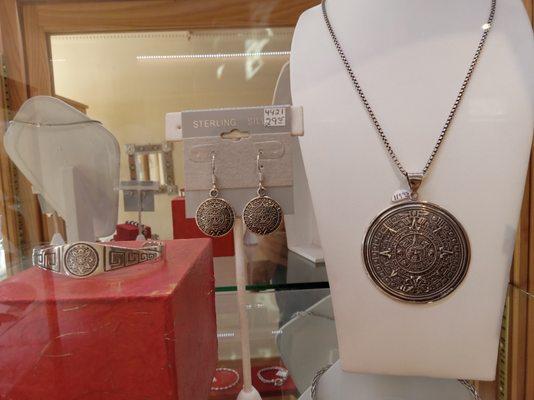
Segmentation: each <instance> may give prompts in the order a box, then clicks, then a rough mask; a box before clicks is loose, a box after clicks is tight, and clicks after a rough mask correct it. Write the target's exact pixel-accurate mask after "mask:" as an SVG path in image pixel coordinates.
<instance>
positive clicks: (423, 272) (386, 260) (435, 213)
mask: <svg viewBox="0 0 534 400" xmlns="http://www.w3.org/2000/svg"><path fill="white" fill-rule="evenodd" d="M469 257H470V249H469V240H468V238H467V235H466V233H465V231H464V229H463V227H462V226H461V225H460V223H459V222H458V221H457V220H456V218H454V216H453V215H452V214H450V213H449V212H448V211H446V210H444V209H443V208H441V207H439V206H437V205H435V204H432V203H427V202H419V201H409V202H406V203H401V204H398V205H394V206H392V207H390V208H388V209H386V210H384V211H383V212H382V213H381V214H380V215H378V216H377V217H376V218H375V219H374V221H373V222H372V223H371V226H370V227H369V229H368V230H367V233H366V235H365V239H364V242H363V259H364V262H365V267H366V268H367V272H368V274H369V276H370V277H371V279H372V280H373V282H374V283H375V284H376V285H377V286H378V287H379V288H380V289H381V290H383V291H384V292H385V293H386V294H388V295H390V296H392V297H394V298H396V299H398V300H402V301H408V302H417V303H429V302H432V301H436V300H440V299H442V298H444V297H446V296H448V295H449V294H450V293H452V292H453V291H454V290H455V289H456V288H457V287H458V286H459V285H460V283H461V282H462V281H463V279H464V277H465V275H466V273H467V269H468V267H469Z"/></svg>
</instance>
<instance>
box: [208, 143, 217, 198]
mask: <svg viewBox="0 0 534 400" xmlns="http://www.w3.org/2000/svg"><path fill="white" fill-rule="evenodd" d="M218 194H219V189H217V176H216V175H215V152H214V151H212V152H211V190H210V196H211V197H217V195H218Z"/></svg>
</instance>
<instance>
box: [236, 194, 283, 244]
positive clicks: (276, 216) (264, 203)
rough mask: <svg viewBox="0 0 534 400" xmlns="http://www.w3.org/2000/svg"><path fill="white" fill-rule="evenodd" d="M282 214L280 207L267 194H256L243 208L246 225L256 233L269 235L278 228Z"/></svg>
mask: <svg viewBox="0 0 534 400" xmlns="http://www.w3.org/2000/svg"><path fill="white" fill-rule="evenodd" d="M283 216H284V214H283V212H282V207H280V204H278V203H277V202H276V201H274V200H273V199H271V198H270V197H269V196H258V197H255V198H253V199H252V200H250V201H249V202H248V203H247V205H246V206H245V208H244V209H243V221H244V222H245V225H246V227H247V228H248V230H249V231H251V232H252V233H255V234H256V235H269V234H270V233H273V232H274V231H275V230H277V229H278V227H279V226H280V224H281V223H282V218H283Z"/></svg>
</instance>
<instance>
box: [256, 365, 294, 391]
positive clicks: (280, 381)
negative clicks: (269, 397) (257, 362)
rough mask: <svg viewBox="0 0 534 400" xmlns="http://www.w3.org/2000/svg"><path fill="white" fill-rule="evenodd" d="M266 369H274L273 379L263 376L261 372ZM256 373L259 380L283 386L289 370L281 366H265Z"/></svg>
mask: <svg viewBox="0 0 534 400" xmlns="http://www.w3.org/2000/svg"><path fill="white" fill-rule="evenodd" d="M267 371H276V375H275V378H273V379H267V378H265V377H264V376H263V373H264V372H267ZM257 375H258V379H259V380H260V382H262V383H268V384H271V385H274V386H276V387H280V386H284V383H286V381H287V377H288V375H289V372H288V370H287V369H285V368H283V367H267V368H262V369H260V370H259V371H258V374H257Z"/></svg>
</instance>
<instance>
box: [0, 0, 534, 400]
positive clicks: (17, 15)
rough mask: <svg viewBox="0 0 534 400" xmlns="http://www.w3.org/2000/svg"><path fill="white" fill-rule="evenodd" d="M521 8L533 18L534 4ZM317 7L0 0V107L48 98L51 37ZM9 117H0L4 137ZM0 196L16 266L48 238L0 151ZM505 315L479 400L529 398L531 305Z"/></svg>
mask: <svg viewBox="0 0 534 400" xmlns="http://www.w3.org/2000/svg"><path fill="white" fill-rule="evenodd" d="M523 2H524V4H525V7H526V9H527V12H528V13H529V15H530V18H531V20H532V16H533V9H534V0H523ZM317 3H319V0H283V1H282V0H224V1H222V0H176V1H173V0H139V1H133V0H129V1H126V0H125V1H98V0H92V1H90V0H89V1H87V0H85V1H83V0H82V1H80V0H52V1H50V0H18V1H17V0H0V64H1V63H2V62H3V65H0V67H2V66H3V67H5V71H7V72H6V75H7V76H6V77H5V78H6V79H4V81H5V84H6V87H5V89H6V90H5V91H4V90H3V89H4V88H2V93H4V92H5V94H7V96H6V95H4V96H2V95H0V107H1V108H2V109H7V110H8V114H12V113H13V112H15V111H16V110H17V109H18V108H19V107H20V105H21V104H22V103H23V102H24V101H25V100H26V99H27V98H28V97H31V96H34V95H53V94H54V84H53V79H52V70H51V63H50V45H49V38H50V35H53V34H61V33H94V32H120V31H143V30H147V31H150V30H188V29H209V28H245V27H262V26H263V27H278V26H280V27H282V26H294V25H295V23H296V21H297V19H298V16H299V15H300V14H301V12H302V11H304V10H305V9H307V8H309V7H312V6H314V5H316V4H317ZM1 60H3V61H1ZM6 103H7V104H6ZM9 117H10V116H9V115H7V114H6V113H0V133H1V134H2V135H3V132H4V128H5V125H6V118H9ZM14 178H15V179H14ZM532 179H534V175H533V174H532V173H531V172H529V174H528V179H527V183H526V189H525V196H524V201H523V209H522V214H521V221H520V226H519V229H518V233H517V241H516V249H515V254H514V265H513V270H512V274H511V281H512V283H513V284H514V285H515V286H517V287H518V288H520V289H522V290H525V291H530V292H534V267H533V266H534V251H530V249H533V246H534V207H533V205H534V193H533V192H532V191H533V190H534V184H532ZM0 190H1V194H2V197H3V198H2V202H1V203H0V212H1V213H2V214H3V215H5V216H6V221H4V222H5V223H4V224H3V228H2V229H3V233H4V235H6V236H5V237H7V238H9V241H10V242H11V243H12V250H13V249H14V248H17V249H19V248H22V249H23V251H22V253H20V254H19V253H18V252H16V251H11V252H10V256H11V257H12V258H11V260H10V261H11V263H12V264H13V265H17V263H18V262H19V256H20V255H24V254H27V251H28V249H29V248H31V246H33V245H34V244H35V243H37V242H40V241H43V240H46V239H48V238H49V232H48V223H47V220H46V218H43V216H42V215H41V213H40V211H39V209H38V206H37V201H36V199H35V196H33V195H32V194H31V188H30V185H29V183H28V182H27V181H26V180H25V179H24V177H22V176H20V174H17V172H16V169H15V168H14V167H13V165H12V164H11V163H10V162H9V160H8V159H7V156H6V155H5V152H4V151H3V147H2V146H0ZM6 199H7V202H6ZM14 205H16V207H14ZM21 215H22V216H23V218H21ZM507 316H508V323H507V325H506V326H507V328H508V329H507V339H508V340H507V341H506V342H505V343H506V346H507V350H508V351H507V353H506V354H507V358H506V363H505V364H503V365H504V368H506V369H507V371H506V372H507V373H506V374H505V375H506V376H507V378H506V380H505V381H504V382H499V381H498V380H497V381H496V382H494V383H481V384H480V385H479V388H480V391H481V394H482V396H483V399H484V400H490V399H497V398H501V397H500V395H499V385H500V384H501V385H503V389H504V390H505V393H506V396H505V397H506V398H507V399H509V400H526V399H534V301H529V300H527V297H526V296H525V295H524V294H520V292H519V291H517V290H516V291H513V293H512V295H511V297H510V301H509V304H508V312H507Z"/></svg>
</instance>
